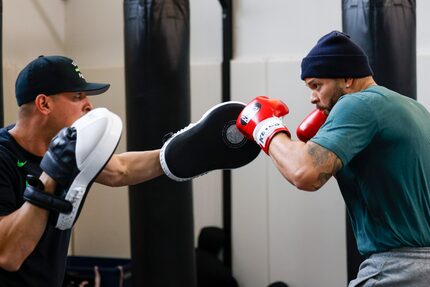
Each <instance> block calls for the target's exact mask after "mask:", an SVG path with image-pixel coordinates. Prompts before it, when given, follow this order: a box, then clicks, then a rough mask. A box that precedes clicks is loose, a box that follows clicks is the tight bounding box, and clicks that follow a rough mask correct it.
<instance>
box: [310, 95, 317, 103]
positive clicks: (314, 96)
mask: <svg viewBox="0 0 430 287" xmlns="http://www.w3.org/2000/svg"><path fill="white" fill-rule="evenodd" d="M317 102H318V97H317V95H316V94H315V93H314V92H312V93H311V103H312V104H315V103H317Z"/></svg>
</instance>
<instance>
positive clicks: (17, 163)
mask: <svg viewBox="0 0 430 287" xmlns="http://www.w3.org/2000/svg"><path fill="white" fill-rule="evenodd" d="M26 163H27V161H20V160H18V161H17V162H16V166H17V167H23V166H24V165H25V164H26Z"/></svg>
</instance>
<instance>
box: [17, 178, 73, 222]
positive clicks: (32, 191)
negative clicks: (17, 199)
mask: <svg viewBox="0 0 430 287" xmlns="http://www.w3.org/2000/svg"><path fill="white" fill-rule="evenodd" d="M44 189H45V187H44V185H43V183H42V182H41V181H40V180H39V178H37V177H34V176H32V175H27V187H26V188H25V191H24V196H23V197H24V200H26V201H28V202H30V203H31V204H34V205H36V206H38V207H41V208H44V209H46V210H49V211H55V212H59V213H66V214H68V213H70V212H72V210H73V206H72V204H71V203H70V202H69V201H67V200H65V199H61V198H59V197H57V196H55V195H53V194H50V193H46V192H44V191H43V190H44Z"/></svg>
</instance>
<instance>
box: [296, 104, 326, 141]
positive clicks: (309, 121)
mask: <svg viewBox="0 0 430 287" xmlns="http://www.w3.org/2000/svg"><path fill="white" fill-rule="evenodd" d="M326 119H327V116H326V114H324V112H323V111H321V110H319V109H316V110H314V111H313V112H312V113H310V114H309V115H308V116H307V117H306V118H305V119H304V120H303V121H302V123H301V124H300V125H299V127H298V128H297V130H296V134H297V138H298V139H299V140H301V141H303V142H307V141H308V140H310V139H311V138H313V137H314V136H315V135H316V133H317V132H318V130H319V129H320V127H321V126H322V125H323V124H324V123H325V121H326Z"/></svg>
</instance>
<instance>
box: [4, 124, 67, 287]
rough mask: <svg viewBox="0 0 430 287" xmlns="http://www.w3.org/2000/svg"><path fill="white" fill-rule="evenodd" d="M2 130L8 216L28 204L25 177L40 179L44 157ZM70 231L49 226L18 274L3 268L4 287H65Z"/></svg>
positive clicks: (6, 210) (5, 129) (5, 206)
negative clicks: (25, 199) (31, 151)
mask: <svg viewBox="0 0 430 287" xmlns="http://www.w3.org/2000/svg"><path fill="white" fill-rule="evenodd" d="M11 128H12V126H9V127H6V128H2V129H0V216H5V215H8V214H10V213H12V212H14V211H15V210H17V209H19V208H20V207H21V205H22V204H23V203H24V201H23V197H22V195H23V193H24V190H25V177H26V175H27V174H32V175H34V176H37V177H38V176H40V174H41V173H42V170H41V169H40V167H39V164H40V161H41V160H42V158H41V157H38V156H35V155H33V154H31V153H29V152H27V151H26V150H24V149H23V148H22V147H21V146H19V145H18V143H17V142H16V141H15V140H14V139H13V138H12V137H11V135H10V134H9V132H8V130H9V129H11ZM69 240H70V229H69V230H65V231H62V230H60V229H56V228H54V226H53V225H52V224H49V223H48V225H47V227H46V230H45V232H44V234H43V235H42V238H41V239H40V241H39V243H38V244H37V245H36V248H35V249H34V251H33V252H32V253H31V254H30V256H29V257H28V258H27V259H26V260H25V261H24V263H23V264H22V266H21V268H20V269H19V270H18V271H16V272H8V271H6V270H3V269H1V268H0V286H1V287H3V286H19V287H22V286H55V287H58V286H61V285H62V282H63V277H64V272H65V266H66V258H67V250H68V245H69Z"/></svg>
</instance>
